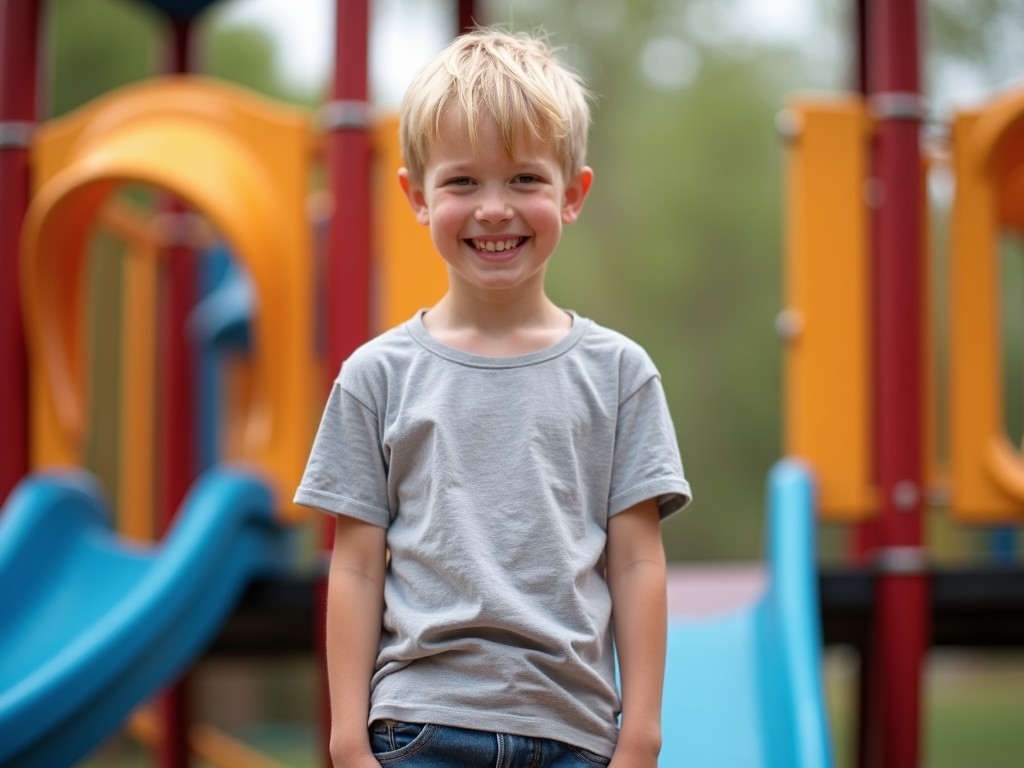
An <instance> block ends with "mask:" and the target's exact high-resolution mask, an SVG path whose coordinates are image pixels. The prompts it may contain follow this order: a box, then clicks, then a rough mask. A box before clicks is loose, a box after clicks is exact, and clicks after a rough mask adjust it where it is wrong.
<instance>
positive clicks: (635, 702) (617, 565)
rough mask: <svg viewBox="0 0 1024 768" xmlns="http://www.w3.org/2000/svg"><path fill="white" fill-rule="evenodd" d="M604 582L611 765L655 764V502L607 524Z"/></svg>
mask: <svg viewBox="0 0 1024 768" xmlns="http://www.w3.org/2000/svg"><path fill="white" fill-rule="evenodd" d="M606 567H607V577H608V586H609V588H610V590H611V596H612V626H613V628H614V632H615V647H616V651H617V653H618V659H619V674H620V677H621V681H622V720H621V727H620V730H619V743H618V746H617V747H616V749H615V754H614V756H613V757H612V763H611V765H612V766H613V767H614V768H626V766H631V767H632V766H636V767H637V768H639V766H644V767H645V768H651V767H652V766H656V765H657V764H658V753H659V752H660V751H661V695H662V687H663V684H664V677H665V644H666V632H667V629H666V625H667V617H666V614H667V608H666V598H665V548H664V546H663V545H662V541H661V521H660V518H659V515H658V504H657V501H656V500H655V499H648V500H647V501H644V502H641V503H640V504H637V505H636V506H634V507H631V508H629V509H627V510H625V511H624V512H620V513H619V514H617V515H615V516H613V517H612V518H611V519H610V520H609V522H608V557H607V566H606Z"/></svg>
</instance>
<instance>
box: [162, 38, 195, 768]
mask: <svg viewBox="0 0 1024 768" xmlns="http://www.w3.org/2000/svg"><path fill="white" fill-rule="evenodd" d="M168 25H169V33H168V35H167V46H168V51H167V54H166V55H167V66H166V69H167V71H168V72H170V73H173V74H185V73H187V72H188V71H189V70H190V69H191V57H190V55H189V54H190V39H191V31H192V23H191V20H190V19H173V20H169V22H168ZM164 212H165V213H166V215H167V218H168V221H170V222H171V227H170V229H171V230H172V231H171V233H170V234H171V238H172V242H171V243H170V244H169V245H167V246H166V251H165V260H164V264H165V268H166V273H165V274H166V282H165V293H164V298H165V304H164V311H163V323H162V331H161V333H162V336H163V339H162V344H161V345H160V348H161V349H162V350H163V357H162V362H163V365H164V371H163V374H162V377H161V378H162V380H163V382H164V385H165V386H164V388H163V390H162V395H161V396H160V400H159V401H160V408H159V410H160V413H161V414H162V420H163V421H162V424H161V429H160V435H158V439H159V440H160V442H161V455H162V457H163V458H162V462H161V464H162V466H163V476H162V478H161V483H160V487H159V495H158V498H159V501H158V505H157V506H158V509H159V510H160V521H159V525H158V529H159V530H160V531H161V532H162V533H166V531H167V529H168V528H169V527H170V526H171V524H172V523H173V521H174V517H175V515H176V514H177V511H178V508H179V507H180V506H181V502H182V501H183V500H184V499H185V495H186V494H187V493H188V489H189V487H190V486H191V484H192V482H193V481H194V480H195V475H196V465H197V461H196V435H195V384H194V382H195V353H194V350H193V349H192V346H191V344H190V343H189V340H188V337H187V335H186V333H185V324H186V320H187V319H188V315H189V312H191V311H192V307H193V306H194V305H195V301H196V262H195V254H194V253H193V251H192V248H191V247H190V246H189V245H188V244H187V243H186V242H185V241H184V238H183V235H184V232H183V231H182V227H181V226H180V221H181V217H182V214H183V212H184V207H183V206H182V204H181V203H180V202H179V201H176V200H171V201H169V202H168V203H167V204H166V205H165V206H164ZM160 709H161V714H162V717H163V724H164V738H163V741H162V742H161V745H160V756H159V764H160V766H161V768H186V767H187V766H188V765H189V763H190V762H191V752H190V750H189V744H188V732H189V727H190V725H191V716H190V707H189V685H188V677H187V675H186V676H182V677H181V678H180V679H179V680H178V681H177V682H176V683H174V685H172V686H171V687H170V688H168V689H167V690H166V691H165V692H164V693H163V694H162V696H161V698H160Z"/></svg>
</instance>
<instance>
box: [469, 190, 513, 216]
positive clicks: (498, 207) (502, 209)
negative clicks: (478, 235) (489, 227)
mask: <svg viewBox="0 0 1024 768" xmlns="http://www.w3.org/2000/svg"><path fill="white" fill-rule="evenodd" d="M476 218H477V221H487V222H495V221H505V220H507V219H510V218H512V206H510V205H509V203H508V199H507V198H506V197H505V196H504V195H503V194H501V193H500V192H487V193H485V194H484V195H483V196H482V198H481V200H480V205H478V206H477V209H476Z"/></svg>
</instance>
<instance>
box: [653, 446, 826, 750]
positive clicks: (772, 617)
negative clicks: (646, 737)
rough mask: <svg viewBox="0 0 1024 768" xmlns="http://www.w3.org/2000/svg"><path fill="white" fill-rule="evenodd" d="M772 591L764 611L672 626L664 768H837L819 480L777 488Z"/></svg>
mask: <svg viewBox="0 0 1024 768" xmlns="http://www.w3.org/2000/svg"><path fill="white" fill-rule="evenodd" d="M768 502H769V504H768V506H769V509H768V515H769V519H768V533H767V538H768V558H767V559H768V562H767V567H768V580H767V582H768V585H767V589H766V590H765V592H764V594H763V595H761V597H760V598H759V599H758V600H756V601H755V602H753V603H751V604H749V605H747V606H744V607H742V608H739V609H735V610H731V611H728V612H725V613H722V614H718V615H714V616H710V617H699V618H694V619H693V620H689V619H687V620H679V619H675V620H673V621H672V622H671V623H670V626H669V637H668V663H667V671H666V679H665V704H664V713H665V714H664V717H663V723H662V729H663V737H664V746H663V749H662V757H661V765H664V766H668V767H669V768H685V767H686V766H694V768H830V767H831V766H832V753H831V748H830V741H829V732H828V720H827V716H826V709H825V701H824V686H823V684H822V676H821V631H820V625H819V618H818V617H819V607H818V589H817V569H816V565H815V546H814V541H815V538H814V530H815V518H814V493H813V487H812V481H811V478H810V476H809V475H808V473H807V471H806V470H805V469H804V467H803V466H802V465H800V464H799V463H797V462H795V461H789V460H787V461H782V462H780V463H779V464H777V465H776V466H775V467H774V468H773V470H772V472H771V474H770V476H769V482H768Z"/></svg>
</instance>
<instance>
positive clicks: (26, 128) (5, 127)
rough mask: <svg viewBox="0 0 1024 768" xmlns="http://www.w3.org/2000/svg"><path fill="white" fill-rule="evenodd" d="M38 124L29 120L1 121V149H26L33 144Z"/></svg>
mask: <svg viewBox="0 0 1024 768" xmlns="http://www.w3.org/2000/svg"><path fill="white" fill-rule="evenodd" d="M35 130H36V124H35V123H31V122H29V121H27V120H7V121H4V122H0V149H26V148H27V147H30V146H31V145H32V135H33V134H34V133H35Z"/></svg>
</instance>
